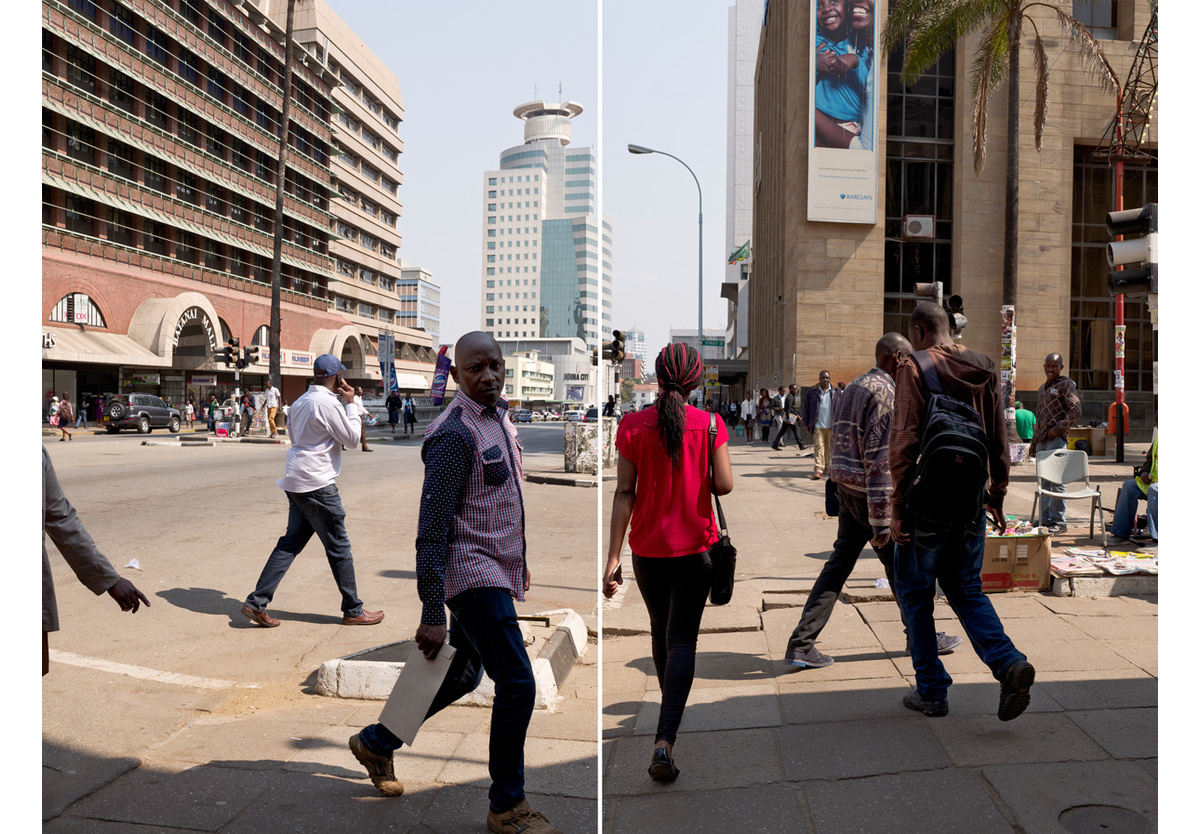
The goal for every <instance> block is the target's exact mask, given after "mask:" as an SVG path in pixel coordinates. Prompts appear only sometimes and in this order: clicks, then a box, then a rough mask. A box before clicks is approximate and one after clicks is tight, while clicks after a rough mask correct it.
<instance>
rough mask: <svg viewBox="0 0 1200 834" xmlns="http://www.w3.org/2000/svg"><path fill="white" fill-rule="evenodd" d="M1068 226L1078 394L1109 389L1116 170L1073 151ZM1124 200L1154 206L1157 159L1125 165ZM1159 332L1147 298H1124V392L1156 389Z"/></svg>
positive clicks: (1082, 150) (1072, 361)
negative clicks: (1110, 221) (1111, 237)
mask: <svg viewBox="0 0 1200 834" xmlns="http://www.w3.org/2000/svg"><path fill="white" fill-rule="evenodd" d="M1097 5H1099V4H1097ZM1074 176H1075V185H1074V200H1073V202H1074V205H1073V211H1072V223H1071V232H1072V233H1071V355H1070V358H1069V360H1068V361H1069V365H1068V367H1069V368H1070V369H1071V378H1072V379H1073V380H1074V381H1075V384H1076V385H1077V386H1078V387H1079V389H1080V390H1093V391H1111V390H1113V384H1114V382H1115V380H1114V374H1113V355H1114V345H1113V321H1115V318H1116V301H1115V299H1114V298H1113V297H1112V296H1111V295H1109V293H1108V273H1109V269H1110V268H1109V266H1108V258H1107V256H1106V254H1105V253H1106V249H1107V245H1108V242H1109V236H1108V229H1107V228H1106V226H1105V220H1106V218H1107V215H1108V212H1110V211H1112V210H1113V189H1114V187H1115V181H1114V170H1113V168H1112V166H1110V165H1109V163H1108V161H1107V160H1103V159H1100V160H1096V159H1093V158H1092V148H1091V147H1076V148H1075V175H1074ZM1124 192H1125V193H1124V202H1125V205H1126V206H1127V207H1130V208H1137V207H1139V206H1144V205H1145V204H1146V203H1157V202H1158V160H1157V159H1152V160H1149V161H1147V162H1135V161H1132V160H1127V161H1126V162H1125V178H1124ZM1157 341H1158V333H1157V331H1155V330H1154V328H1153V327H1152V326H1151V323H1150V313H1149V311H1148V310H1147V309H1146V299H1145V298H1138V297H1131V296H1128V295H1127V296H1125V390H1126V391H1144V392H1151V391H1153V390H1154V359H1155V357H1156V356H1157V355H1158V345H1157Z"/></svg>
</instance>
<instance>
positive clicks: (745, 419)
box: [742, 391, 758, 446]
mask: <svg viewBox="0 0 1200 834" xmlns="http://www.w3.org/2000/svg"><path fill="white" fill-rule="evenodd" d="M757 423H758V409H757V408H756V407H755V406H754V395H753V394H752V393H750V392H749V391H747V392H746V398H745V399H744V400H742V431H743V432H744V433H745V435H746V445H747V446H749V445H752V444H753V443H754V428H755V426H756V424H757Z"/></svg>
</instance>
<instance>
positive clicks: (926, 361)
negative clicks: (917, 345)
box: [909, 350, 946, 394]
mask: <svg viewBox="0 0 1200 834" xmlns="http://www.w3.org/2000/svg"><path fill="white" fill-rule="evenodd" d="M909 356H911V357H912V359H913V361H914V362H916V363H917V367H918V368H920V369H921V376H922V377H923V378H924V379H925V387H926V388H927V389H929V393H930V394H945V393H946V392H945V391H944V390H942V379H941V377H939V376H938V372H937V369H936V368H934V367H933V360H932V359H931V358H930V357H929V351H926V350H915V351H913V352H912V353H911V354H909Z"/></svg>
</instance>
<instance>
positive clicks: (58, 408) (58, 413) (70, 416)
mask: <svg viewBox="0 0 1200 834" xmlns="http://www.w3.org/2000/svg"><path fill="white" fill-rule="evenodd" d="M50 415H51V417H53V418H54V420H55V421H57V422H53V423H52V425H56V426H58V428H59V430H60V431H61V432H62V437H60V438H59V440H70V439H71V432H70V426H71V421H72V420H74V419H75V412H74V411H72V410H71V392H70V391H63V398H62V399H61V400H57V401H56V402H55V404H54V405H52V406H51V407H50Z"/></svg>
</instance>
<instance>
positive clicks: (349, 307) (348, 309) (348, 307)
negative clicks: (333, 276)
mask: <svg viewBox="0 0 1200 834" xmlns="http://www.w3.org/2000/svg"><path fill="white" fill-rule="evenodd" d="M333 306H334V307H336V308H337V311H338V312H339V313H353V312H354V302H353V301H351V300H350V299H349V298H343V297H342V296H340V295H339V296H337V297H336V298H335V299H334V300H333Z"/></svg>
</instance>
